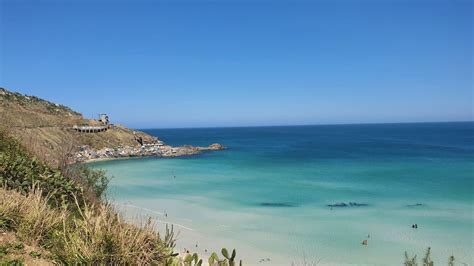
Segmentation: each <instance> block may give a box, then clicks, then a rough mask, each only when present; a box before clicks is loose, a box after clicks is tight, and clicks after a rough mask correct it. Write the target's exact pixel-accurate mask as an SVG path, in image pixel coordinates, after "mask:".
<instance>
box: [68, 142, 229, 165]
mask: <svg viewBox="0 0 474 266" xmlns="http://www.w3.org/2000/svg"><path fill="white" fill-rule="evenodd" d="M224 149H226V147H224V146H222V145H221V144H218V143H214V144H211V145H209V146H207V147H194V146H191V145H183V146H178V147H173V146H170V145H164V144H163V143H162V142H160V143H157V144H144V145H141V146H118V147H115V148H108V147H106V148H102V149H98V150H96V149H92V148H90V147H88V146H82V147H81V148H80V151H79V152H76V153H75V154H74V156H73V158H72V163H73V164H74V163H92V162H100V161H109V160H119V159H132V158H146V157H157V158H175V157H186V156H192V155H196V154H200V153H203V152H206V151H219V150H224Z"/></svg>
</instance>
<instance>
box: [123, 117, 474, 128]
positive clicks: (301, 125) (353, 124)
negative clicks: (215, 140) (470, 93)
mask: <svg viewBox="0 0 474 266" xmlns="http://www.w3.org/2000/svg"><path fill="white" fill-rule="evenodd" d="M449 123H474V119H473V120H450V121H411V122H361V123H359V122H354V123H334V124H331V123H323V124H294V125H265V126H250V125H249V126H202V127H161V128H160V127H146V128H132V129H135V130H148V129H217V128H261V127H311V126H357V125H397V124H449Z"/></svg>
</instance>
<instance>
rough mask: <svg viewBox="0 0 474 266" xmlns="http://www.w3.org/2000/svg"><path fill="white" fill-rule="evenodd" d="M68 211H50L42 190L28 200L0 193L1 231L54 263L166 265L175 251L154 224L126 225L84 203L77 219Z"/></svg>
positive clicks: (102, 208)
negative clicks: (48, 254) (39, 248)
mask: <svg viewBox="0 0 474 266" xmlns="http://www.w3.org/2000/svg"><path fill="white" fill-rule="evenodd" d="M75 204H79V203H78V202H76V203H75ZM68 209H69V208H67V207H64V208H53V207H51V206H50V205H49V204H48V197H47V196H44V195H43V193H42V191H41V190H38V189H32V190H30V193H28V194H27V195H22V194H20V193H19V192H15V191H12V190H6V189H5V188H1V189H0V221H2V223H0V224H2V227H4V228H6V229H9V230H11V231H14V232H16V234H17V236H18V237H19V238H20V239H21V240H22V241H25V242H26V243H29V244H36V245H40V246H42V247H43V248H46V249H48V250H49V251H51V254H52V257H51V259H53V260H55V261H56V262H59V263H63V264H87V265H90V264H138V265H143V264H154V265H164V264H165V261H166V259H167V258H169V257H170V256H171V253H172V248H171V247H168V246H167V245H166V243H165V242H163V241H162V240H161V239H160V236H159V234H158V233H157V231H156V230H155V227H154V224H153V223H152V222H151V220H148V221H147V222H145V223H144V224H143V225H142V226H136V225H131V224H128V223H126V222H124V221H123V220H122V218H121V217H120V216H119V215H118V214H117V212H115V210H114V209H113V208H112V207H111V206H110V205H108V204H101V205H100V206H96V207H95V206H90V205H87V204H86V205H85V207H83V208H79V210H80V211H79V214H76V213H71V212H70V211H68Z"/></svg>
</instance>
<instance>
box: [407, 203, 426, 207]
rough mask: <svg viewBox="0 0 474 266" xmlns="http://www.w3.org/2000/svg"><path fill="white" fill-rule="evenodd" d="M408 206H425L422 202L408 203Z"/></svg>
mask: <svg viewBox="0 0 474 266" xmlns="http://www.w3.org/2000/svg"><path fill="white" fill-rule="evenodd" d="M406 206H407V207H419V206H423V204H421V203H416V204H408V205H406Z"/></svg>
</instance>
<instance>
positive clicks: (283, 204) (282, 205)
mask: <svg viewBox="0 0 474 266" xmlns="http://www.w3.org/2000/svg"><path fill="white" fill-rule="evenodd" d="M258 205H259V206H262V207H280V208H285V207H286V208H289V207H296V205H295V204H292V203H288V202H260V203H259V204H258Z"/></svg>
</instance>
